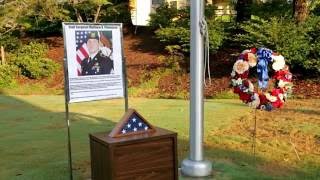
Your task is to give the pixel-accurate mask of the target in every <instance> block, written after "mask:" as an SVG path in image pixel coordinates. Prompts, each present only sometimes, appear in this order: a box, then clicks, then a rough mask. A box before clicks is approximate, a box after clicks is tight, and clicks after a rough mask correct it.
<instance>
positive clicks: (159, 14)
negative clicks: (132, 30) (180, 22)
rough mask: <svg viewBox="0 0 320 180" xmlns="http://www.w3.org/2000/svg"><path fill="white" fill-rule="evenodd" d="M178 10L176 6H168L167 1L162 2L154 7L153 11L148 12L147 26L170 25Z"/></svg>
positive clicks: (163, 26) (153, 27)
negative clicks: (154, 10)
mask: <svg viewBox="0 0 320 180" xmlns="http://www.w3.org/2000/svg"><path fill="white" fill-rule="evenodd" d="M178 12H179V11H178V10H177V9H176V8H171V7H169V5H168V3H163V4H162V5H161V6H159V7H158V8H157V9H156V12H155V13H152V14H150V21H149V26H150V27H151V28H152V29H158V28H165V27H168V26H172V24H173V22H174V18H175V17H177V16H178Z"/></svg>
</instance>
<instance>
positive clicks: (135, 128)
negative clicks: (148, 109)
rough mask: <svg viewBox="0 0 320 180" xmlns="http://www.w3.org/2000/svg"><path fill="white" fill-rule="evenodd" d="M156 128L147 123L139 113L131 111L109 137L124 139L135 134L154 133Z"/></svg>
mask: <svg viewBox="0 0 320 180" xmlns="http://www.w3.org/2000/svg"><path fill="white" fill-rule="evenodd" d="M154 131H155V129H154V127H153V126H152V125H151V124H149V123H148V122H147V120H145V119H144V118H143V117H142V116H141V115H140V114H139V113H138V112H137V111H135V110H134V109H129V110H128V111H127V112H126V113H125V115H124V116H123V118H122V119H121V120H120V122H119V123H118V124H117V125H116V127H115V128H114V129H113V130H112V131H111V133H110V134H109V136H111V137H122V136H128V135H134V134H142V133H148V132H154Z"/></svg>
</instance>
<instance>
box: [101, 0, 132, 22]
mask: <svg viewBox="0 0 320 180" xmlns="http://www.w3.org/2000/svg"><path fill="white" fill-rule="evenodd" d="M100 16H101V21H102V22H121V23H124V24H129V23H131V14H130V11H129V7H128V3H126V2H120V3H119V4H117V2H116V1H115V2H113V5H112V6H109V7H107V8H105V11H102V12H101V15H100Z"/></svg>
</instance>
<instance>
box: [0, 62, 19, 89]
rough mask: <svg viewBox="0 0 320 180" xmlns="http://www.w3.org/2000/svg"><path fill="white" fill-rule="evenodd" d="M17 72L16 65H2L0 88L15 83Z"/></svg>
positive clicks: (0, 68) (0, 67) (0, 66)
mask: <svg viewBox="0 0 320 180" xmlns="http://www.w3.org/2000/svg"><path fill="white" fill-rule="evenodd" d="M17 72H18V71H17V68H16V66H12V65H7V64H4V65H0V88H4V87H10V86H12V85H14V84H15V76H16V75H17Z"/></svg>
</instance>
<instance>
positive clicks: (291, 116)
mask: <svg viewBox="0 0 320 180" xmlns="http://www.w3.org/2000/svg"><path fill="white" fill-rule="evenodd" d="M123 103H124V100H122V99H118V100H108V101H96V102H87V103H76V104H71V105H70V119H71V139H72V157H73V166H74V176H75V179H88V178H89V177H90V157H89V138H88V134H89V133H94V132H99V131H109V130H111V129H112V128H113V127H114V126H115V124H116V123H117V122H118V120H119V119H120V118H121V117H122V115H123V111H124V104H123ZM129 103H130V106H131V107H133V108H135V109H137V110H138V112H139V113H141V114H142V115H143V116H144V117H145V118H146V119H147V120H148V121H149V122H151V123H152V124H154V125H156V126H159V127H162V128H166V129H169V130H173V131H176V132H178V138H179V141H178V158H179V163H180V162H181V161H182V160H183V159H184V158H186V157H187V155H188V147H189V144H188V126H189V125H188V124H189V102H188V101H185V100H165V99H141V98H131V99H130V100H129ZM64 111H65V109H64V98H63V96H0V113H1V121H0V141H1V143H0V157H1V160H0V167H1V168H0V179H5V180H7V179H9V180H10V179H13V180H15V179H27V180H29V179H36V180H38V179H40V180H41V179H45V180H51V179H52V180H57V179H68V177H69V176H68V161H67V159H68V158H67V143H66V142H67V138H66V137H67V136H66V128H65V113H64ZM319 115H320V105H319V103H318V101H317V100H290V101H289V102H288V103H286V106H285V108H284V109H282V110H280V111H274V112H271V113H268V112H260V111H258V112H257V122H258V123H257V124H258V130H257V141H256V142H257V143H256V157H254V156H253V153H252V150H251V145H252V141H251V137H250V130H249V129H250V127H252V124H253V119H254V111H253V110H251V109H249V108H248V107H246V106H245V105H243V104H242V103H241V102H240V101H239V100H232V99H228V100H225V99H219V100H207V101H205V136H204V142H205V157H206V158H207V159H209V160H212V161H213V163H214V164H213V165H214V176H213V177H214V179H317V178H318V177H320V174H319V172H320V165H319V164H320V148H319V147H320V129H319V127H320V118H319ZM290 138H291V140H292V142H293V143H294V144H295V146H296V148H297V151H298V154H299V157H300V160H298V158H297V156H296V154H295V152H294V150H293V147H292V145H291V144H290V141H289V139H290ZM183 179H188V178H183Z"/></svg>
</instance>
